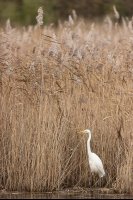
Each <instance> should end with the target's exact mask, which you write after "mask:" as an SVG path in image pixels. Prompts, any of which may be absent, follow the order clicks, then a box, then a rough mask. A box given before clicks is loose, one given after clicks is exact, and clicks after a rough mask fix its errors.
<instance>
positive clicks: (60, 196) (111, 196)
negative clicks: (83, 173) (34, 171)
mask: <svg viewBox="0 0 133 200" xmlns="http://www.w3.org/2000/svg"><path fill="white" fill-rule="evenodd" d="M0 199H133V196H130V195H129V196H128V195H116V194H94V195H91V194H87V193H85V194H84V193H77V194H76V193H73V194H72V193H71V194H69V193H66V192H61V193H45V194H43V193H41V194H38V193H34V194H30V193H7V194H6V193H5V194H4V193H2V194H0Z"/></svg>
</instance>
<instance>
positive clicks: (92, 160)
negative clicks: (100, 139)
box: [81, 129, 105, 178]
mask: <svg viewBox="0 0 133 200" xmlns="http://www.w3.org/2000/svg"><path fill="white" fill-rule="evenodd" d="M81 132H82V133H86V134H88V136H89V138H88V141H87V151H88V156H89V165H90V170H91V172H92V173H97V174H98V175H99V177H100V178H102V177H103V176H105V171H104V167H103V163H102V161H101V159H100V158H99V157H98V156H97V155H96V154H95V153H92V151H91V147H90V141H91V131H90V130H89V129H86V130H84V131H81Z"/></svg>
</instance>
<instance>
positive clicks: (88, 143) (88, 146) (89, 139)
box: [87, 133, 91, 155]
mask: <svg viewBox="0 0 133 200" xmlns="http://www.w3.org/2000/svg"><path fill="white" fill-rule="evenodd" d="M90 141H91V133H89V138H88V140H87V151H88V154H89V155H90V153H91V147H90Z"/></svg>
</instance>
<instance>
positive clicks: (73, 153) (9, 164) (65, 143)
mask: <svg viewBox="0 0 133 200" xmlns="http://www.w3.org/2000/svg"><path fill="white" fill-rule="evenodd" d="M71 20H72V18H71ZM132 33H133V27H132V24H131V22H130V21H125V20H124V19H123V24H122V25H121V26H119V25H118V24H113V23H112V21H111V19H110V18H107V20H106V21H105V22H103V23H101V24H91V23H87V22H85V21H82V20H79V21H73V23H70V22H66V23H65V24H60V25H59V27H58V28H54V27H53V26H48V27H46V26H44V27H43V28H40V27H38V26H36V27H28V28H23V29H21V30H20V29H17V28H15V29H13V28H12V27H11V26H10V23H9V21H8V23H7V25H6V27H5V28H4V29H1V31H0V44H1V45H0V78H1V80H0V103H1V112H0V134H1V137H0V185H1V187H3V188H5V189H7V190H18V191H22V190H23V191H52V190H57V189H63V188H66V187H74V186H80V187H108V188H115V189H116V190H118V191H119V192H132V191H133V176H132V174H133V171H132V170H133V159H132V158H133V153H132V147H133V131H132V129H133V66H132V64H133V53H132V50H133V36H132ZM86 128H90V129H91V130H92V133H93V135H92V136H93V137H92V149H93V151H94V152H96V153H97V154H98V155H100V157H101V159H102V161H103V163H104V166H105V171H106V178H105V179H103V180H98V179H97V177H92V175H91V173H90V169H89V165H88V158H87V151H86V140H87V138H86V137H84V136H82V135H80V134H79V133H78V131H79V130H83V129H86Z"/></svg>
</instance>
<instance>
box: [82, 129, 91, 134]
mask: <svg viewBox="0 0 133 200" xmlns="http://www.w3.org/2000/svg"><path fill="white" fill-rule="evenodd" d="M81 133H85V134H86V133H87V134H91V131H90V130H89V129H85V130H84V131H81Z"/></svg>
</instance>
